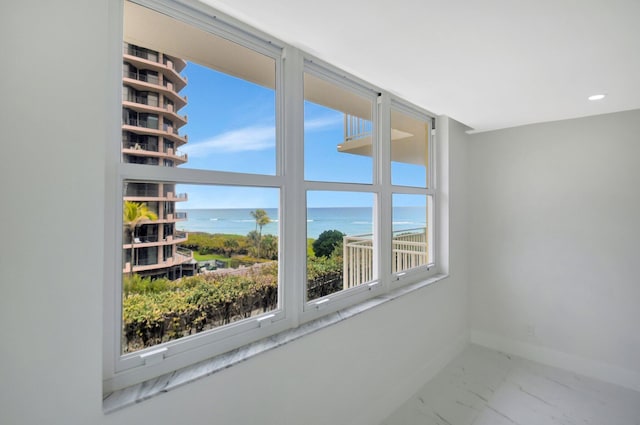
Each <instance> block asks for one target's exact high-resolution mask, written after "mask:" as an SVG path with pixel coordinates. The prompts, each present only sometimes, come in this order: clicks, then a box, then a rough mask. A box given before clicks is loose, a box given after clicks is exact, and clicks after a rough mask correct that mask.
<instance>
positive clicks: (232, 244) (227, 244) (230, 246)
mask: <svg viewBox="0 0 640 425" xmlns="http://www.w3.org/2000/svg"><path fill="white" fill-rule="evenodd" d="M239 246H240V244H239V243H238V241H237V240H235V239H231V238H228V239H225V240H224V248H223V249H224V253H225V254H226V255H227V257H229V258H231V254H232V253H234V252H235V251H236V250H237V249H238V247H239Z"/></svg>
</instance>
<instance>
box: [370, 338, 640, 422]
mask: <svg viewBox="0 0 640 425" xmlns="http://www.w3.org/2000/svg"><path fill="white" fill-rule="evenodd" d="M418 424H420V425H423V424H424V425H471V424H473V425H514V424H516V425H556V424H558V425H640V393H639V392H636V391H632V390H629V389H626V388H622V387H618V386H615V385H612V384H608V383H604V382H601V381H597V380H594V379H591V378H587V377H584V376H579V375H576V374H575V373H572V372H568V371H565V370H562V369H557V368H553V367H549V366H543V365H541V364H538V363H534V362H531V361H528V360H525V359H522V358H519V357H516V356H511V355H506V354H503V353H499V352H497V351H493V350H490V349H487V348H483V347H480V346H477V345H470V346H469V347H468V348H467V349H466V350H465V351H464V352H463V353H462V354H460V355H459V356H458V357H457V358H456V359H454V360H453V361H452V362H451V363H450V364H449V365H448V366H446V367H445V368H444V369H443V370H442V371H441V372H440V373H439V374H438V375H436V376H435V377H434V378H433V379H432V380H431V381H429V382H428V383H427V384H426V385H425V386H424V387H422V388H421V389H420V390H419V391H418V392H417V393H416V394H415V395H414V396H413V397H411V398H410V399H409V400H408V401H407V402H405V403H404V404H403V405H402V406H401V407H400V408H398V410H396V411H395V412H394V413H393V414H392V415H391V416H389V417H388V418H387V419H386V420H384V421H383V422H382V423H381V424H380V425H418Z"/></svg>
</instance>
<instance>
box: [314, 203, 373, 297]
mask: <svg viewBox="0 0 640 425" xmlns="http://www.w3.org/2000/svg"><path fill="white" fill-rule="evenodd" d="M373 205H374V195H373V194H371V193H357V192H330V191H309V192H307V300H313V299H316V298H319V297H323V296H325V295H329V294H332V293H334V292H338V291H341V290H343V289H348V288H351V287H354V286H357V285H360V284H362V283H365V282H369V281H371V280H373V279H374V278H375V277H374V267H373V264H374V250H373V229H374V227H373Z"/></svg>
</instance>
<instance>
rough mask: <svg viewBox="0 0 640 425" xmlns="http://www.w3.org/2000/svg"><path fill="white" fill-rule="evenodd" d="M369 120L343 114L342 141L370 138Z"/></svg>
mask: <svg viewBox="0 0 640 425" xmlns="http://www.w3.org/2000/svg"><path fill="white" fill-rule="evenodd" d="M372 128H373V127H372V124H371V120H365V119H364V118H360V117H356V116H354V115H348V114H344V141H345V142H348V141H349V140H355V139H361V138H363V137H367V136H371V132H372Z"/></svg>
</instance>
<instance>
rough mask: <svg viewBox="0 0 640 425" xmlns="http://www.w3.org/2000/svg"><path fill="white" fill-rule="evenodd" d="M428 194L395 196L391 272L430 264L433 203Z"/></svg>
mask: <svg viewBox="0 0 640 425" xmlns="http://www.w3.org/2000/svg"><path fill="white" fill-rule="evenodd" d="M427 198H428V197H427V196H426V195H409V194H393V201H392V202H393V236H392V252H391V255H392V258H391V261H392V266H391V267H392V272H393V273H398V272H402V271H405V270H408V269H412V268H414V267H420V266H424V265H427V264H429V263H431V261H432V259H431V255H430V254H429V253H430V252H431V246H430V245H432V244H431V243H429V242H430V239H431V238H430V233H431V226H430V225H429V218H430V216H431V214H430V210H431V208H430V204H431V202H429V205H428V200H427Z"/></svg>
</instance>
